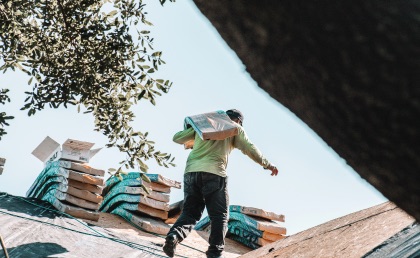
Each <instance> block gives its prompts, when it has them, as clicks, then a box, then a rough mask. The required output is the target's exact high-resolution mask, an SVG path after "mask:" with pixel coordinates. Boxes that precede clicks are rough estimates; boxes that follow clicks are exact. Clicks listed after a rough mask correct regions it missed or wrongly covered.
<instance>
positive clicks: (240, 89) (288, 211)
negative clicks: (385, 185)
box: [0, 1, 387, 234]
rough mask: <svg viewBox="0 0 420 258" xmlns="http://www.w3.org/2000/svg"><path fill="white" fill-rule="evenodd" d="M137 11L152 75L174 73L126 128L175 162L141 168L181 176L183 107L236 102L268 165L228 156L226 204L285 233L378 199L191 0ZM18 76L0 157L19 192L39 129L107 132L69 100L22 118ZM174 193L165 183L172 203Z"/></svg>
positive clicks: (22, 86) (103, 154)
mask: <svg viewBox="0 0 420 258" xmlns="http://www.w3.org/2000/svg"><path fill="white" fill-rule="evenodd" d="M146 3H147V6H146V11H147V12H148V13H149V16H148V17H149V20H150V21H151V22H152V23H153V24H154V26H153V27H152V28H150V30H151V32H152V34H151V35H152V36H153V37H154V38H155V40H154V42H155V43H154V47H155V49H156V50H161V51H163V56H162V58H163V59H164V60H165V61H166V63H167V64H166V65H164V66H162V67H161V68H160V69H159V77H162V78H165V79H169V80H171V81H173V83H174V84H173V87H172V88H171V90H170V91H169V93H168V94H165V95H163V96H162V97H159V98H158V99H157V104H156V106H152V105H151V104H150V103H148V102H141V103H140V104H139V105H138V106H136V107H135V113H136V119H135V121H134V124H133V125H134V128H135V130H140V131H143V132H145V131H148V132H149V137H150V140H154V141H155V142H156V148H157V149H159V150H161V151H164V152H169V153H172V154H173V155H174V156H175V157H176V159H175V163H176V164H177V167H175V168H169V169H166V168H164V167H159V166H157V165H156V164H155V162H154V161H153V160H151V161H149V162H148V165H149V167H150V171H149V172H150V173H159V174H162V175H164V176H166V177H168V178H171V179H174V180H178V181H182V176H183V170H184V165H185V161H186V158H187V156H188V153H189V151H187V150H184V148H183V146H182V145H177V144H175V143H174V142H172V136H173V135H174V134H175V133H176V132H177V131H179V130H181V129H182V127H183V120H184V117H185V116H188V115H195V114H200V113H204V112H210V111H215V110H227V109H230V108H237V109H239V110H241V111H242V112H243V113H244V116H245V120H244V128H245V130H246V132H247V134H248V136H249V138H250V139H251V141H252V142H253V143H254V144H255V145H256V146H257V147H258V148H259V149H260V150H261V152H262V153H263V154H264V155H265V156H266V157H267V159H268V160H270V161H271V162H272V163H274V164H276V165H277V167H278V169H279V175H278V176H277V177H271V176H270V175H269V171H267V170H263V169H262V168H261V167H260V166H259V165H258V164H256V163H254V162H253V161H252V160H250V159H249V158H248V157H246V156H244V155H243V154H242V153H241V152H240V151H238V150H234V151H233V153H232V155H231V156H230V158H229V165H228V175H229V179H228V189H229V193H230V203H231V204H238V205H245V206H252V207H257V208H262V209H265V210H267V211H273V212H276V213H280V214H284V215H285V216H286V222H285V224H284V225H285V227H286V228H287V230H288V234H294V233H297V232H299V231H302V230H305V229H308V228H310V227H313V226H316V225H319V224H321V223H323V222H326V221H329V220H331V219H335V218H337V217H340V216H344V215H346V214H349V213H352V212H356V211H359V210H361V209H365V208H369V207H371V206H374V205H376V204H380V203H383V202H385V201H387V200H386V198H384V197H383V196H382V195H381V194H380V193H379V192H378V191H376V190H375V189H374V188H373V187H372V186H370V185H369V184H368V183H367V182H366V181H365V180H363V179H362V178H360V176H359V175H358V174H357V173H355V172H354V170H353V169H352V168H350V167H349V166H348V165H347V164H346V162H345V160H343V159H342V158H340V157H339V156H338V155H337V154H336V153H335V152H334V151H333V150H332V149H331V148H330V147H329V146H328V145H327V144H326V143H325V142H324V141H323V140H322V139H320V138H319V137H318V136H317V135H316V134H315V133H314V132H313V131H312V130H311V129H310V128H309V127H308V126H307V125H306V124H305V123H303V122H302V121H300V120H299V119H298V118H297V117H296V116H295V115H294V114H293V113H291V112H290V111H289V110H288V109H287V108H285V107H283V106H282V105H281V104H280V103H278V102H277V101H275V100H274V99H272V98H271V97H270V96H269V95H268V94H267V93H266V92H264V91H263V90H261V89H260V88H258V86H257V84H256V82H255V81H254V80H253V79H252V78H251V77H250V75H249V74H248V73H247V72H246V71H245V66H244V65H243V64H242V62H241V61H240V60H239V59H238V57H237V56H236V54H235V53H234V52H233V51H232V50H231V49H230V48H229V47H228V46H227V44H226V43H225V42H224V41H223V40H222V38H221V37H220V36H219V34H218V33H217V31H216V30H215V29H214V28H213V27H212V25H211V24H210V22H209V21H208V20H207V19H206V18H205V17H204V16H203V15H202V14H201V13H200V12H199V11H198V9H197V8H196V7H195V5H194V4H193V2H192V1H177V2H176V3H167V4H166V5H165V7H161V6H160V5H159V4H158V1H147V2H146ZM28 79H29V78H27V77H26V75H24V74H22V73H19V72H15V73H8V74H1V84H0V88H3V87H5V88H9V89H10V90H11V94H10V96H11V98H12V102H11V103H9V104H7V105H6V106H2V107H1V108H2V109H4V108H5V111H6V112H7V113H9V114H10V115H13V116H15V119H14V120H13V121H12V122H11V126H9V127H7V128H6V129H7V130H8V134H7V135H6V136H5V137H4V138H3V140H2V141H0V157H4V158H6V159H7V161H6V165H5V169H4V172H3V175H1V176H0V191H4V192H8V193H10V194H14V195H21V196H24V195H25V193H26V191H27V190H28V188H29V187H30V185H31V184H32V182H33V181H34V179H35V178H36V176H37V175H38V174H39V172H41V170H42V166H43V165H42V163H41V162H40V161H39V160H37V159H36V158H35V157H34V156H32V154H31V152H32V150H33V149H34V148H35V147H36V146H37V145H38V144H39V143H40V142H41V141H42V140H43V139H44V138H45V137H46V136H50V137H51V138H53V139H55V140H56V141H58V142H60V143H61V142H64V141H65V140H66V139H67V138H71V139H77V140H84V141H90V142H94V143H95V147H103V146H104V145H105V144H106V143H107V141H106V138H105V137H104V136H102V134H101V133H98V132H95V131H93V118H92V116H90V115H83V114H78V113H77V111H76V109H75V108H73V107H71V108H69V109H58V110H51V109H47V110H44V111H42V112H40V113H37V114H36V115H35V116H32V117H27V115H26V112H24V111H23V112H22V111H19V109H20V107H22V106H23V100H24V94H23V92H24V91H25V90H28V89H29V88H28V85H27V81H28ZM123 158H124V156H123V154H121V153H118V152H117V151H116V150H112V149H105V148H104V149H102V150H101V151H100V152H99V153H98V154H97V155H96V156H95V157H94V158H93V159H92V160H91V162H90V165H91V166H93V167H95V168H100V169H107V168H110V167H117V166H118V162H119V161H120V160H122V159H123ZM182 198H183V193H182V190H173V191H172V193H171V203H172V202H176V201H179V200H181V199H182Z"/></svg>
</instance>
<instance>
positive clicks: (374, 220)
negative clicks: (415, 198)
mask: <svg viewBox="0 0 420 258" xmlns="http://www.w3.org/2000/svg"><path fill="white" fill-rule="evenodd" d="M414 222H415V220H414V218H413V217H411V216H409V215H408V214H407V213H405V212H404V211H402V210H401V209H399V208H398V207H397V206H396V205H395V204H393V203H391V202H386V203H383V204H380V205H377V206H374V207H372V208H369V209H365V210H361V211H359V212H355V213H352V214H349V215H346V216H344V217H341V218H337V219H334V220H332V221H329V222H327V223H324V224H321V225H319V226H316V227H313V228H310V229H308V230H305V231H302V232H300V233H297V234H295V235H292V236H289V237H287V238H285V239H283V240H279V241H277V242H275V243H272V244H269V245H267V246H264V247H261V248H259V249H257V250H254V251H252V252H249V253H246V254H245V255H243V256H241V257H243V258H254V257H282V258H284V257H293V258H296V257H305V258H308V257H324V258H325V257H362V256H364V255H365V254H367V253H368V252H369V251H371V250H372V249H374V248H376V247H377V246H379V245H380V244H382V243H383V242H384V241H386V240H387V239H389V238H391V237H392V236H394V235H395V234H397V233H398V232H400V231H401V230H403V229H404V228H406V227H408V226H410V225H412V224H413V223H414Z"/></svg>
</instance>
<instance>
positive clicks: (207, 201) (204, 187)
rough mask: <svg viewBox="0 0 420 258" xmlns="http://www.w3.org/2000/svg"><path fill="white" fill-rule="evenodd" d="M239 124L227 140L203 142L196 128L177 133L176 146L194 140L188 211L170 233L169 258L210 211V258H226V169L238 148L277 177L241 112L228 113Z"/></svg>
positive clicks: (186, 177) (189, 163)
mask: <svg viewBox="0 0 420 258" xmlns="http://www.w3.org/2000/svg"><path fill="white" fill-rule="evenodd" d="M226 114H227V115H228V116H229V118H230V119H231V120H232V121H233V122H235V126H236V127H237V128H238V134H237V135H235V136H231V137H228V138H226V139H224V140H202V139H201V138H200V137H199V136H198V135H197V133H196V132H195V131H194V129H193V128H192V127H190V128H187V129H185V130H183V131H180V132H178V133H176V134H175V135H174V137H173V140H174V142H176V143H179V144H185V143H187V142H189V141H192V140H194V146H193V149H192V151H191V152H190V154H189V156H188V159H187V164H186V168H185V174H184V207H183V210H182V214H181V215H180V217H179V218H178V220H177V221H176V222H175V224H174V225H173V226H172V227H171V229H170V230H169V233H168V235H167V236H166V241H165V244H164V246H163V251H164V252H165V253H166V255H168V256H169V257H173V256H174V254H175V249H176V245H177V244H178V243H179V242H181V241H182V240H184V239H185V238H186V237H187V236H188V234H189V233H190V232H191V230H192V229H193V227H194V225H195V224H196V223H197V221H199V220H200V218H201V215H202V214H203V211H204V208H205V207H207V211H208V214H209V218H210V221H211V232H210V238H209V244H210V246H209V248H208V250H207V252H206V255H207V257H209V258H213V257H214V258H215V257H222V252H223V249H224V245H225V235H226V231H227V222H228V219H229V218H228V214H229V196H228V191H227V173H226V166H227V162H228V155H229V154H230V152H231V151H232V150H233V149H234V148H237V149H239V150H241V151H242V152H243V153H244V154H245V155H247V156H248V157H250V158H251V159H252V160H254V161H255V162H256V163H258V164H260V165H261V166H262V167H263V168H264V169H269V170H271V175H272V176H277V174H278V170H277V168H276V167H275V166H274V165H273V164H271V163H270V162H269V161H268V160H267V159H265V158H264V156H263V155H262V154H261V152H260V151H259V150H258V148H257V147H256V146H255V145H254V144H252V142H251V141H250V140H249V139H248V137H247V135H246V133H245V131H244V129H243V127H242V123H243V120H244V117H243V115H242V113H241V112H240V111H239V110H236V109H230V110H228V111H226Z"/></svg>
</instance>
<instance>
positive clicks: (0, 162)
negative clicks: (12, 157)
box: [0, 158, 6, 175]
mask: <svg viewBox="0 0 420 258" xmlns="http://www.w3.org/2000/svg"><path fill="white" fill-rule="evenodd" d="M4 163H6V159H4V158H0V175H1V174H3V166H4Z"/></svg>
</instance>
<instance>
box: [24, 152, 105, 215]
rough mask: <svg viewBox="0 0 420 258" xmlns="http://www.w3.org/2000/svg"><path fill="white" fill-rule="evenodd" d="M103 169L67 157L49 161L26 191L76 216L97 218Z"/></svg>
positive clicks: (29, 195) (102, 182) (100, 200)
mask: <svg viewBox="0 0 420 258" xmlns="http://www.w3.org/2000/svg"><path fill="white" fill-rule="evenodd" d="M104 174H105V171H104V170H100V169H94V168H92V167H90V166H88V165H87V164H78V163H75V162H71V161H66V160H56V161H52V162H49V163H47V165H46V167H45V168H44V169H43V170H42V171H41V173H40V174H39V175H38V177H37V178H36V180H35V181H34V183H33V184H32V186H31V187H30V188H29V190H28V192H27V193H26V195H27V197H33V198H38V199H42V200H45V201H48V202H49V203H51V204H52V205H53V206H54V207H55V208H56V209H58V210H60V211H62V212H64V213H67V214H69V215H72V216H74V217H77V218H82V219H89V220H94V221H97V220H98V219H99V213H98V209H99V206H100V203H101V202H102V196H101V193H102V187H103V184H104V178H103V177H104Z"/></svg>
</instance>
